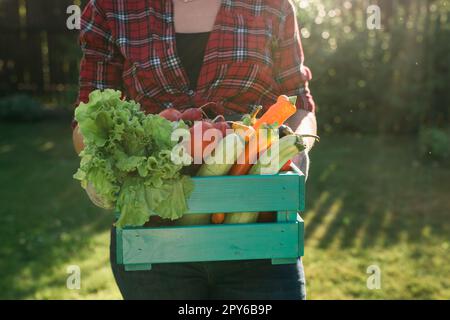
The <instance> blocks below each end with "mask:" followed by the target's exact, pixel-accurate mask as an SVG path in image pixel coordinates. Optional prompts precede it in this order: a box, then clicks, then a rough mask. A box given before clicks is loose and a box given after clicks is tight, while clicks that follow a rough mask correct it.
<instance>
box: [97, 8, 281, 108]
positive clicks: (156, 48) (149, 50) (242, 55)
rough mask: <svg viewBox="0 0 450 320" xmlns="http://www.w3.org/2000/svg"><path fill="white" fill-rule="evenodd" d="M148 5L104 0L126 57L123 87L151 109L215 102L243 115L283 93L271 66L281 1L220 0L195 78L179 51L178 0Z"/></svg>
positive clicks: (113, 31) (114, 35) (110, 22)
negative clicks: (176, 0)
mask: <svg viewBox="0 0 450 320" xmlns="http://www.w3.org/2000/svg"><path fill="white" fill-rule="evenodd" d="M272 2H273V4H272ZM147 3H148V2H147V1H104V4H103V7H104V8H103V9H104V11H105V16H106V17H107V19H108V23H109V26H110V29H111V32H112V34H111V37H112V38H113V39H114V41H115V44H116V46H117V47H118V49H119V51H120V54H121V55H122V57H123V70H122V80H123V81H122V82H123V90H124V92H125V93H126V95H127V96H128V98H131V99H134V100H136V101H138V102H139V103H140V104H141V105H142V106H143V108H145V110H146V111H147V112H158V111H160V110H161V109H163V108H168V107H175V108H179V109H184V108H188V107H191V106H201V105H203V104H206V103H208V102H215V103H216V104H215V105H214V107H213V108H214V111H215V113H219V114H225V115H227V114H233V113H244V112H246V111H248V110H249V108H251V107H252V106H253V105H257V104H262V105H263V106H268V105H270V104H271V103H273V102H274V101H275V100H276V97H277V96H278V95H279V94H281V92H280V87H279V85H278V83H277V82H276V80H275V76H274V70H273V69H274V59H275V57H274V54H273V45H274V43H276V37H275V36H274V35H275V34H277V32H278V31H277V30H276V28H277V26H278V25H279V19H280V17H282V11H281V9H280V8H278V7H279V6H280V5H279V4H278V5H277V3H278V2H277V1H258V0H252V1H228V0H224V1H222V2H221V6H220V8H219V11H218V14H217V17H216V20H215V22H214V24H213V29H212V31H211V33H210V34H208V37H207V38H208V39H207V40H205V43H204V46H205V48H204V56H203V57H202V59H201V61H202V63H201V67H200V70H199V71H198V79H197V83H196V84H193V83H191V82H192V81H193V80H192V79H191V77H190V76H189V74H188V72H187V71H188V70H187V69H185V67H184V66H183V64H182V59H181V56H180V54H179V52H178V50H177V47H178V46H177V37H176V30H175V24H174V6H173V3H172V1H153V2H151V4H152V5H151V7H148V6H147ZM188 69H189V68H188Z"/></svg>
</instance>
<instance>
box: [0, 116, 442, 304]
mask: <svg viewBox="0 0 450 320" xmlns="http://www.w3.org/2000/svg"><path fill="white" fill-rule="evenodd" d="M77 162H78V159H77V157H76V156H75V155H74V153H73V151H72V147H71V141H70V128H69V127H68V125H66V124H52V123H42V124H38V125H25V124H22V125H5V124H0V199H1V200H0V201H1V202H0V203H1V206H0V243H1V244H0V256H1V259H0V275H1V276H0V298H2V299H17V298H20V299H108V298H112V299H115V298H120V294H119V292H118V289H117V287H116V285H115V283H114V280H113V277H112V274H111V271H110V268H109V262H108V246H109V225H110V224H111V222H112V214H111V213H109V212H106V211H102V210H99V209H96V208H94V207H93V206H92V205H90V203H89V202H88V200H87V198H86V196H85V195H84V194H83V191H82V190H81V188H80V187H79V185H78V184H77V182H76V181H74V180H72V178H71V176H72V174H73V173H74V171H75V170H76V168H77ZM312 162H313V163H312V170H311V173H310V178H309V181H308V192H307V207H308V210H307V212H305V213H304V214H303V217H304V219H305V223H306V239H305V241H306V249H305V251H306V255H305V258H304V264H305V268H306V274H307V281H308V297H309V298H310V299H344V298H358V299H361V298H362V299H366V298H368V299H405V298H413V299H434V298H440V299H444V298H445V299H449V298H450V264H449V262H450V259H449V257H450V255H449V250H450V248H449V245H450V227H449V226H450V223H449V214H450V212H449V211H450V198H449V197H448V195H449V194H450V170H448V169H443V168H439V167H437V166H434V165H431V164H424V163H421V162H420V161H419V160H418V159H417V151H416V145H415V142H414V141H413V140H411V139H410V138H406V137H405V138H395V137H358V136H349V135H347V136H328V137H322V142H321V143H320V144H319V145H318V146H317V148H316V149H315V151H314V152H313V154H312ZM374 264H375V265H378V266H379V267H380V269H381V289H380V290H369V289H368V288H367V286H366V280H367V277H368V276H369V275H368V274H367V273H366V270H367V267H369V266H370V265H374ZM70 265H78V266H80V268H81V272H82V274H81V276H82V283H81V285H82V288H81V290H69V289H67V288H66V279H67V276H68V274H67V273H66V270H67V267H68V266H70Z"/></svg>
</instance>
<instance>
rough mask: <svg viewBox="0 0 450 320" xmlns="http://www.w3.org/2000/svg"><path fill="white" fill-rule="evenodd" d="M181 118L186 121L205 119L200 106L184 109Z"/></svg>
mask: <svg viewBox="0 0 450 320" xmlns="http://www.w3.org/2000/svg"><path fill="white" fill-rule="evenodd" d="M181 119H182V120H184V121H192V122H194V121H201V120H202V119H203V111H202V109H200V108H189V109H186V110H184V111H183V113H182V114H181Z"/></svg>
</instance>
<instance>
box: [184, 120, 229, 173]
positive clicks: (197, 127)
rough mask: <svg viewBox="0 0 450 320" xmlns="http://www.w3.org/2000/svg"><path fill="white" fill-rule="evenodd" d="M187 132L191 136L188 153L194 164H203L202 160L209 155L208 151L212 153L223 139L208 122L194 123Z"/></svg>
mask: <svg viewBox="0 0 450 320" xmlns="http://www.w3.org/2000/svg"><path fill="white" fill-rule="evenodd" d="M211 130H213V131H211ZM189 132H190V134H191V149H190V153H191V156H192V157H193V158H194V163H195V164H201V163H203V158H204V157H206V156H208V154H209V153H210V152H208V151H209V150H211V151H212V150H213V149H214V147H215V146H216V145H217V143H218V142H219V140H221V138H222V137H223V136H222V133H221V132H220V131H219V130H217V129H216V128H214V125H213V124H212V123H211V122H209V121H201V122H197V121H196V122H195V124H194V126H193V127H192V128H191V129H189ZM206 153H208V154H206Z"/></svg>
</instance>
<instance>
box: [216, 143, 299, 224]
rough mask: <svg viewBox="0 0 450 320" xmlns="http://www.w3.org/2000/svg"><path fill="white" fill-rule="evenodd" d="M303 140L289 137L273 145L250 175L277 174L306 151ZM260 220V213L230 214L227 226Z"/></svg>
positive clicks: (227, 218)
mask: <svg viewBox="0 0 450 320" xmlns="http://www.w3.org/2000/svg"><path fill="white" fill-rule="evenodd" d="M305 147H306V146H305V144H304V143H303V139H302V138H301V136H299V135H289V136H286V137H284V138H281V139H280V140H279V141H277V142H275V143H274V144H272V146H271V147H270V148H269V149H267V150H266V151H265V152H264V153H263V154H262V155H261V156H260V158H259V160H258V162H257V163H256V164H255V165H254V166H253V167H252V168H251V170H250V172H249V174H276V173H278V172H279V171H280V169H281V167H282V165H283V164H285V163H286V162H287V161H288V160H290V159H292V158H293V157H294V156H295V155H296V154H298V153H299V152H301V151H303V150H304V149H305ZM257 220H258V212H244V213H228V214H227V215H226V217H225V223H227V224H239V223H254V222H256V221H257Z"/></svg>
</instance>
